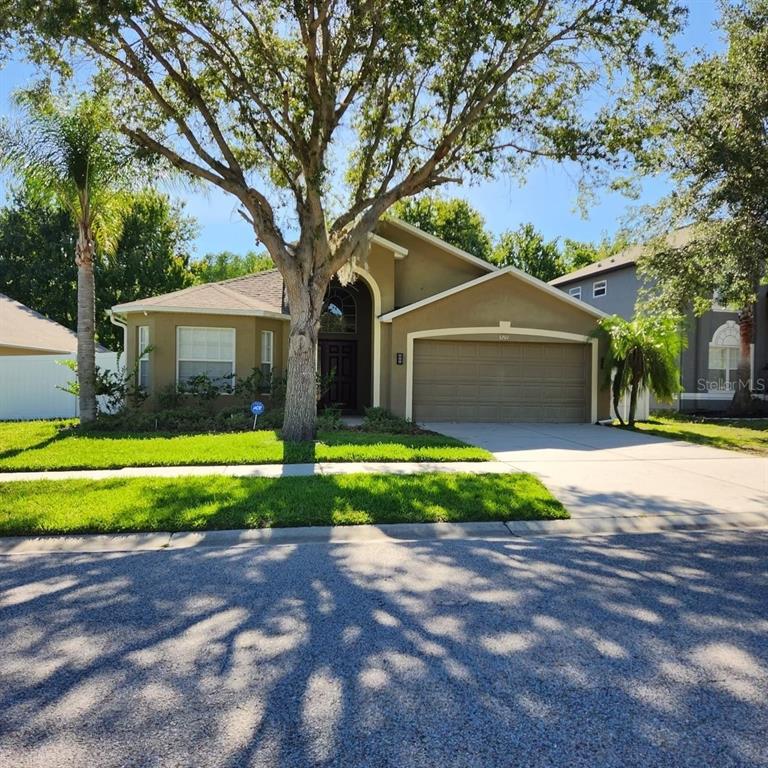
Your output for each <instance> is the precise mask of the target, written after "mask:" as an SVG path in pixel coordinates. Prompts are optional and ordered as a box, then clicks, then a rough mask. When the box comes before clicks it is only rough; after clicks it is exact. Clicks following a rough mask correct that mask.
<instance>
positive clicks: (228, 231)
mask: <svg viewBox="0 0 768 768" xmlns="http://www.w3.org/2000/svg"><path fill="white" fill-rule="evenodd" d="M688 5H689V8H690V13H689V18H688V26H687V28H686V30H685V32H684V33H683V34H682V35H681V37H680V40H679V44H680V46H681V47H683V48H688V49H690V48H695V47H703V48H707V49H712V48H714V47H717V46H718V44H719V43H718V37H717V33H716V31H715V30H713V29H712V24H713V22H714V21H715V20H716V19H717V15H718V11H717V3H716V1H715V0H689V3H688ZM32 74H33V70H32V69H31V67H29V66H28V65H26V64H24V63H23V62H11V63H10V64H9V65H8V66H6V68H5V69H3V70H1V71H0V114H8V113H9V112H10V110H11V105H10V94H11V93H12V92H13V91H14V90H15V89H16V88H20V87H22V86H24V85H26V84H27V83H28V82H29V80H30V78H31V76H32ZM6 186H7V177H4V178H3V184H2V188H1V189H0V202H2V200H3V198H4V195H5V188H6ZM666 188H667V187H666V184H665V182H664V180H663V179H649V180H648V181H647V182H646V183H645V184H644V187H643V193H642V196H641V200H640V201H639V202H641V203H642V202H653V201H655V200H657V199H658V198H659V197H661V196H662V195H663V194H664V192H665V190H666ZM577 192H578V190H577V179H576V177H575V175H574V174H573V172H572V171H570V172H569V170H568V169H566V168H564V167H562V166H558V165H555V164H547V165H543V166H540V167H537V168H535V169H533V170H532V171H531V172H530V173H529V174H528V176H527V178H526V181H525V183H524V184H523V185H521V184H520V183H519V182H518V181H517V180H514V179H510V178H504V177H501V178H498V179H496V180H494V181H489V182H485V183H483V184H480V185H476V186H470V187H467V186H462V187H452V188H445V189H444V193H445V194H451V195H454V194H455V195H459V196H461V197H464V198H465V199H467V200H468V201H469V202H470V203H471V204H472V205H473V206H475V208H477V209H478V210H479V211H480V212H481V213H482V215H483V216H484V217H485V221H486V224H487V226H488V228H489V229H490V230H491V231H492V232H493V233H495V234H499V233H501V232H503V231H504V230H506V229H515V228H517V227H518V226H519V225H520V224H523V223H525V222H531V223H533V225H534V226H535V227H536V228H537V229H539V230H540V231H541V232H542V233H543V234H544V236H545V237H547V238H556V237H570V238H573V239H577V240H599V239H601V238H602V237H603V236H609V237H610V236H612V235H613V234H614V233H615V232H616V231H617V229H619V228H620V226H621V224H622V220H623V219H624V218H625V217H626V215H627V213H628V212H629V211H630V209H631V207H632V206H634V205H637V203H636V202H633V201H629V200H627V198H626V197H624V196H622V195H619V194H616V193H609V192H602V193H601V194H600V195H599V198H598V200H597V202H596V203H595V204H593V205H592V206H590V208H589V209H588V211H587V213H586V215H582V213H581V212H580V211H579V210H578V209H577ZM172 194H173V195H174V197H176V198H180V199H183V200H184V201H185V204H186V211H187V212H188V213H189V214H190V215H192V216H193V217H194V218H195V219H196V220H197V222H198V225H199V234H198V237H197V240H196V242H195V255H197V256H202V255H204V254H205V253H208V252H211V251H221V250H229V251H235V252H238V253H243V252H245V251H248V250H251V249H253V248H255V247H256V246H255V244H254V237H253V231H252V230H251V228H250V227H249V226H248V225H247V224H246V223H245V222H244V221H243V220H242V219H241V218H240V216H238V214H237V213H236V211H235V206H234V203H233V199H232V198H230V197H229V196H228V195H225V194H224V193H223V192H219V191H218V190H216V189H214V188H211V189H206V190H195V191H194V192H180V191H179V190H174V191H173V193H172Z"/></svg>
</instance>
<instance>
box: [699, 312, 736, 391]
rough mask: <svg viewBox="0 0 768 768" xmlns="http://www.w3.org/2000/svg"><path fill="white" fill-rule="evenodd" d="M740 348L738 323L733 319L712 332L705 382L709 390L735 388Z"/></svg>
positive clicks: (731, 389)
mask: <svg viewBox="0 0 768 768" xmlns="http://www.w3.org/2000/svg"><path fill="white" fill-rule="evenodd" d="M740 349H741V344H740V339H739V325H738V323H737V322H736V321H735V320H727V321H726V322H724V323H723V324H722V325H721V326H720V327H719V328H717V330H716V331H715V332H714V333H713V334H712V341H710V342H709V371H708V374H707V384H708V388H709V390H710V391H727V392H732V391H733V390H734V389H735V386H736V382H737V380H738V368H739V354H740Z"/></svg>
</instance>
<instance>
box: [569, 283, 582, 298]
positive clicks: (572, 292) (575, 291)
mask: <svg viewBox="0 0 768 768" xmlns="http://www.w3.org/2000/svg"><path fill="white" fill-rule="evenodd" d="M568 295H569V296H573V298H574V299H580V298H581V286H580V285H577V286H575V287H573V288H569V289H568Z"/></svg>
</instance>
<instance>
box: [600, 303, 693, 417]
mask: <svg viewBox="0 0 768 768" xmlns="http://www.w3.org/2000/svg"><path fill="white" fill-rule="evenodd" d="M596 335H597V336H598V337H599V338H600V337H602V338H604V339H605V340H606V342H607V353H606V355H605V359H604V361H603V386H604V387H610V388H611V395H612V400H613V410H614V412H615V414H616V416H617V418H618V419H619V421H620V422H621V424H622V425H623V424H624V421H623V419H622V417H621V413H620V411H619V401H620V400H621V398H622V397H623V396H624V395H625V394H626V393H627V392H629V396H630V397H629V413H628V422H629V426H630V427H632V426H634V424H635V412H636V410H637V396H638V394H639V392H640V390H641V389H643V388H645V389H648V390H649V391H650V392H652V393H653V394H654V395H655V396H656V397H657V398H658V399H659V400H660V401H661V402H671V401H672V398H673V396H674V395H675V394H677V393H678V392H681V391H682V384H681V381H680V353H681V351H682V349H683V344H684V338H685V337H684V335H683V334H682V333H681V329H680V318H679V316H678V315H675V314H673V313H666V314H664V313H659V314H656V315H638V316H636V317H634V318H633V319H632V320H625V319H624V318H623V317H619V316H618V315H611V316H609V317H605V318H602V319H601V320H600V321H599V329H598V331H597V333H596Z"/></svg>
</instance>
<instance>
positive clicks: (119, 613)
mask: <svg viewBox="0 0 768 768" xmlns="http://www.w3.org/2000/svg"><path fill="white" fill-rule="evenodd" d="M767 549H768V539H766V536H765V535H763V534H758V533H754V534H749V535H748V534H744V533H735V532H734V533H718V534H712V533H709V534H695V535H694V534H689V535H684V534H666V535H655V536H640V535H637V536H628V537H615V538H599V537H595V538H592V539H568V538H558V539H551V538H549V539H547V538H539V539H537V538H530V539H514V540H510V541H508V542H503V541H502V542H488V541H480V540H477V541H461V542H428V543H424V542H420V543H411V544H402V543H400V544H387V543H384V544H382V543H377V544H369V545H360V544H356V545H346V544H337V545H328V544H305V545H285V546H272V547H254V548H231V549H221V550H205V549H194V550H189V551H167V552H152V553H140V554H139V553H137V554H111V555H98V556H95V555H59V556H54V555H46V556H41V557H8V558H4V559H1V560H0V708H1V709H2V711H3V719H2V725H0V764H8V765H11V764H12V765H15V766H24V765H35V764H46V765H47V766H52V767H54V768H55V766H57V765H67V764H89V765H96V766H112V765H115V766H118V765H121V766H122V765H140V766H165V765H177V764H178V765H190V766H192V765H194V766H232V767H234V766H275V767H277V766H280V768H283V766H284V767H285V768H289V767H290V768H294V767H297V766H325V765H328V766H330V765H337V766H363V765H366V766H367V765H371V766H403V767H410V766H434V765H445V766H451V767H452V768H453V767H454V766H475V765H488V766H490V765H494V766H496V765H509V766H512V765H521V766H523V765H524V766H557V765H568V766H570V765H580V764H583V765H590V766H613V765H615V766H632V765H637V766H641V765H642V766H648V765H653V766H676V767H677V766H689V765H690V766H697V768H698V767H699V766H702V765H718V766H720V765H741V766H752V765H754V766H758V765H766V764H768V747H767V746H766V743H765V739H764V734H765V732H766V728H767V727H768V708H767V707H766V696H765V693H766V690H768V688H767V686H768V641H767V640H766V638H767V637H768V623H767V620H766V608H768V596H767V595H768V591H766V586H768V583H767V582H768V575H767V574H766V569H765V554H766V550H767ZM46 759H47V760H48V762H45V760H46Z"/></svg>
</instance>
